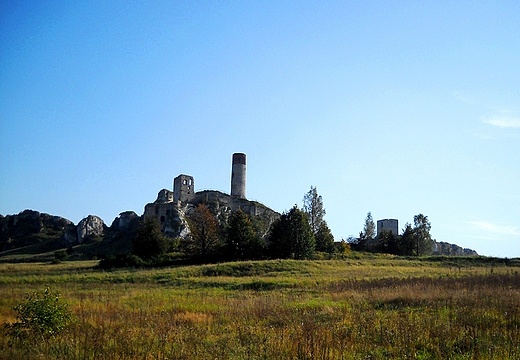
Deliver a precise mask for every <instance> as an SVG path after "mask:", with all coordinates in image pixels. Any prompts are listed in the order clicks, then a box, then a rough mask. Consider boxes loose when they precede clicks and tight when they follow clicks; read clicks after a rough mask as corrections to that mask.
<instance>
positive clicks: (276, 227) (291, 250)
mask: <svg viewBox="0 0 520 360" xmlns="http://www.w3.org/2000/svg"><path fill="white" fill-rule="evenodd" d="M315 245H316V243H315V239H314V234H313V232H312V229H311V226H310V225H309V220H308V218H307V214H306V213H305V212H303V211H301V210H300V209H298V207H297V206H296V205H294V206H293V208H292V209H291V210H289V212H286V213H284V214H282V216H280V218H279V219H278V220H277V221H275V222H274V223H273V225H272V228H271V236H270V240H269V253H270V255H271V256H272V257H274V258H293V259H308V258H310V257H311V256H312V255H313V253H314V249H315Z"/></svg>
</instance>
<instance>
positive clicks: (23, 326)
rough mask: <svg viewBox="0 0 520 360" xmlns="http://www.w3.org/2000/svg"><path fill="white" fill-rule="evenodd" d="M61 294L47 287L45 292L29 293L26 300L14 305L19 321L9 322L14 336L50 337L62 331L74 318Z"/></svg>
mask: <svg viewBox="0 0 520 360" xmlns="http://www.w3.org/2000/svg"><path fill="white" fill-rule="evenodd" d="M59 297H60V295H59V294H53V293H51V291H50V290H49V288H46V289H45V290H44V292H43V294H41V293H38V292H34V293H32V294H27V295H26V298H25V301H24V302H22V303H20V304H18V305H17V306H15V307H14V310H15V311H16V312H17V316H16V317H17V319H18V322H15V323H13V324H8V325H7V329H8V330H9V333H10V334H11V335H12V336H16V337H19V338H32V339H34V338H49V337H54V336H56V335H57V334H59V333H61V332H62V331H63V330H64V329H65V327H66V326H67V325H68V324H69V323H70V322H71V321H72V320H73V319H74V317H73V315H72V314H71V313H70V311H69V309H68V307H67V304H65V303H62V302H61V301H60V299H59Z"/></svg>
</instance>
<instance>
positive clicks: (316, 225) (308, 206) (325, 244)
mask: <svg viewBox="0 0 520 360" xmlns="http://www.w3.org/2000/svg"><path fill="white" fill-rule="evenodd" d="M303 211H304V212H305V213H306V214H307V218H308V219H309V225H310V227H311V230H312V233H313V234H314V238H315V240H316V250H317V251H322V252H328V253H332V252H333V251H334V236H333V235H332V233H331V231H330V229H329V227H328V225H327V222H326V221H325V219H324V217H325V214H326V212H325V208H324V207H323V199H322V197H321V195H318V191H317V189H316V187H314V186H311V189H310V190H309V192H307V193H306V194H305V195H304V196H303Z"/></svg>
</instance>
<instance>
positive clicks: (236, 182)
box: [231, 153, 246, 199]
mask: <svg viewBox="0 0 520 360" xmlns="http://www.w3.org/2000/svg"><path fill="white" fill-rule="evenodd" d="M231 195H232V196H237V197H239V198H241V199H245V198H246V154H243V153H234V154H233V165H232V168H231Z"/></svg>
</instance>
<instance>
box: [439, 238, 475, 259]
mask: <svg viewBox="0 0 520 360" xmlns="http://www.w3.org/2000/svg"><path fill="white" fill-rule="evenodd" d="M433 255H444V256H477V255H478V254H477V252H476V251H475V250H472V249H467V248H462V247H460V246H458V245H455V244H449V243H447V242H443V241H441V242H437V241H434V242H433Z"/></svg>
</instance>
